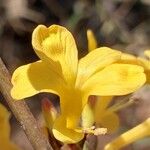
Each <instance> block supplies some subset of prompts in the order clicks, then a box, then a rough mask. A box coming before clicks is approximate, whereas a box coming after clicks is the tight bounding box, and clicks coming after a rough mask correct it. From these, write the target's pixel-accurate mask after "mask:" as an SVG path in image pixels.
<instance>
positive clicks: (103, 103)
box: [94, 96, 119, 133]
mask: <svg viewBox="0 0 150 150" xmlns="http://www.w3.org/2000/svg"><path fill="white" fill-rule="evenodd" d="M112 99H113V96H102V97H99V99H98V100H97V102H96V105H95V109H94V110H95V113H94V115H95V122H96V125H98V126H100V127H104V128H107V130H108V132H109V133H110V132H113V131H115V130H116V129H117V128H118V126H119V118H118V116H117V115H116V114H115V113H113V112H111V111H109V110H108V109H107V107H108V106H109V104H110V102H111V101H112Z"/></svg>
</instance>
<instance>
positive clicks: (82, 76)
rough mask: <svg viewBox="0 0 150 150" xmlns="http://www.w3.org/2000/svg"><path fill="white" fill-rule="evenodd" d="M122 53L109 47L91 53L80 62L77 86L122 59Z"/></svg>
mask: <svg viewBox="0 0 150 150" xmlns="http://www.w3.org/2000/svg"><path fill="white" fill-rule="evenodd" d="M120 56H121V52H119V51H116V50H112V49H110V48H108V47H101V48H98V49H95V50H94V51H91V52H90V53H89V54H87V55H86V56H85V57H83V58H82V59H81V60H80V61H79V66H78V75H77V81H76V86H81V85H82V84H83V83H84V82H85V81H86V80H87V79H88V78H89V77H90V76H92V75H93V74H94V73H96V72H98V71H100V70H101V69H103V68H104V67H106V66H107V65H110V64H112V63H114V62H116V61H117V60H119V59H120Z"/></svg>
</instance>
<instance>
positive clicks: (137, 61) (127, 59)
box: [117, 51, 150, 83]
mask: <svg viewBox="0 0 150 150" xmlns="http://www.w3.org/2000/svg"><path fill="white" fill-rule="evenodd" d="M145 55H147V51H146V54H145ZM117 63H126V64H134V65H140V66H142V67H143V68H144V72H145V74H146V78H147V79H146V82H147V83H150V61H149V60H146V59H143V58H141V57H135V56H133V55H130V54H125V53H123V54H122V55H121V59H120V60H119V61H117Z"/></svg>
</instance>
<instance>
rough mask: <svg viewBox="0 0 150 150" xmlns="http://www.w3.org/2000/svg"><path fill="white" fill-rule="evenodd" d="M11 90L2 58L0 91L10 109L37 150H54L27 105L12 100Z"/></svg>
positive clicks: (0, 62)
mask: <svg viewBox="0 0 150 150" xmlns="http://www.w3.org/2000/svg"><path fill="white" fill-rule="evenodd" d="M11 88H12V85H11V82H10V75H9V72H8V70H7V68H6V67H5V65H4V63H3V61H2V60H1V58H0V91H1V92H2V94H3V96H4V97H5V99H6V101H7V103H8V105H9V107H10V109H11V110H12V112H13V114H14V115H15V117H16V119H17V120H18V121H19V122H20V124H21V126H22V128H23V129H24V131H25V133H26V135H27V137H28V139H29V141H30V142H31V144H32V146H33V148H34V149H35V150H52V147H51V145H50V144H49V142H48V139H46V136H44V134H42V132H41V130H40V127H39V125H38V123H37V121H36V120H35V118H34V116H33V115H32V113H31V112H30V110H29V108H28V106H27V104H26V103H25V102H24V101H23V100H21V101H14V100H13V99H12V97H11V95H10V90H11Z"/></svg>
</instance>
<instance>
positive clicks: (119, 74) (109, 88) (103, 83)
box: [83, 64, 146, 96]
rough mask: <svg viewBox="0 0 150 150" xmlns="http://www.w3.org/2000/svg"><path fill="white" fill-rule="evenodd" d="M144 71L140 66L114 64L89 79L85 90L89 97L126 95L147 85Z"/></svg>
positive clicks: (84, 86)
mask: <svg viewBox="0 0 150 150" xmlns="http://www.w3.org/2000/svg"><path fill="white" fill-rule="evenodd" d="M143 72H144V70H143V68H142V67H140V66H136V65H129V64H112V65H109V66H107V67H106V68H104V69H103V70H101V71H99V72H98V73H96V74H95V75H93V76H92V77H91V78H89V79H88V80H87V81H86V82H85V84H84V85H83V90H84V91H85V92H86V93H89V95H100V96H109V95H110V96H111V95H125V94H129V93H132V92H134V91H136V90H137V89H138V88H140V87H141V86H142V85H143V84H144V83H145V80H146V78H145V74H144V73H143Z"/></svg>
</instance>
